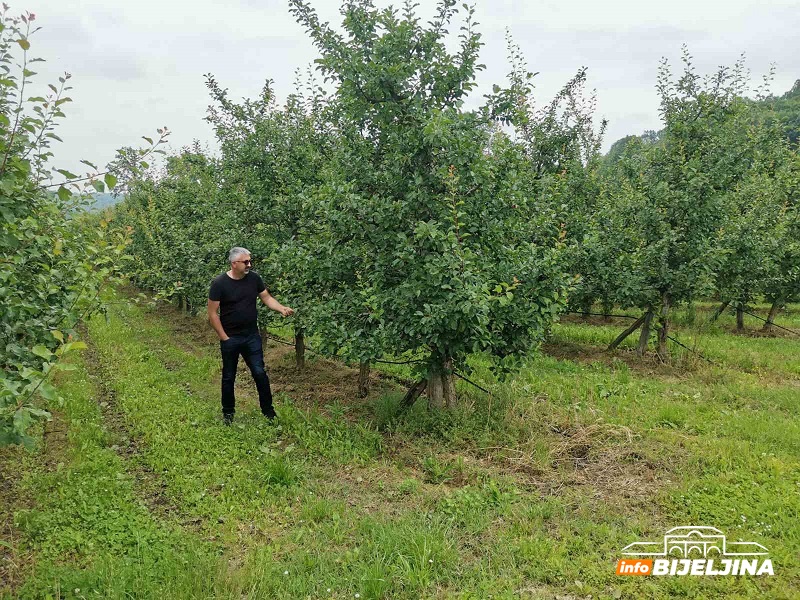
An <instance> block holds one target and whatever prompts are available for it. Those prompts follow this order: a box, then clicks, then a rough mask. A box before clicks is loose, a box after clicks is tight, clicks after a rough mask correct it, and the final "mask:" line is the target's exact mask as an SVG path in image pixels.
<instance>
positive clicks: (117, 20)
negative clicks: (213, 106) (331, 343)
mask: <svg viewBox="0 0 800 600" xmlns="http://www.w3.org/2000/svg"><path fill="white" fill-rule="evenodd" d="M388 4H390V3H389V2H383V1H381V0H378V5H379V6H384V5H388ZM395 4H396V5H401V3H399V2H396V3H395ZM422 4H423V8H422V9H421V11H422V12H421V14H422V15H423V16H426V15H427V14H428V13H427V12H426V10H427V11H430V4H428V3H424V2H423V3H422ZM313 5H314V6H315V7H316V8H317V10H318V12H319V13H320V16H321V18H322V20H325V21H331V23H332V24H334V25H338V23H339V22H340V15H339V13H338V7H339V2H338V1H336V0H315V1H314V2H313ZM287 7H288V4H287V2H286V1H285V0H261V1H259V0H241V1H239V2H235V1H228V2H210V1H209V0H194V1H193V2H177V1H174V0H137V1H136V2H134V1H132V0H126V1H120V0H112V1H111V2H109V1H108V0H30V4H28V5H17V4H14V5H13V6H12V11H17V12H21V11H23V10H29V11H31V12H33V13H35V14H36V24H37V25H39V26H41V27H42V30H41V31H39V32H38V33H36V35H35V36H33V37H32V38H31V42H32V55H34V56H41V57H43V58H45V59H46V60H47V62H46V63H40V64H39V65H37V68H36V71H37V72H38V73H39V75H38V76H37V77H36V78H35V80H34V81H35V82H36V86H35V87H36V88H40V89H39V90H34V91H39V92H41V93H45V92H46V84H47V83H49V82H55V81H56V79H57V77H58V75H59V74H61V73H63V72H64V71H69V72H70V73H72V75H73V77H72V79H71V82H72V85H73V87H74V89H73V90H72V91H70V96H71V97H72V99H73V100H74V102H73V103H72V104H67V105H66V106H65V112H66V113H67V118H66V119H65V120H63V121H62V123H61V125H60V126H59V129H58V134H59V136H60V137H62V138H63V139H64V143H63V144H56V146H55V148H54V152H55V155H56V158H55V161H54V163H55V165H56V166H59V167H62V168H68V169H71V170H76V169H77V170H78V172H84V171H85V168H81V167H80V165H79V164H78V161H79V160H80V159H81V158H83V159H88V160H90V161H92V162H95V163H97V164H105V163H106V162H107V161H108V160H110V159H111V158H112V157H113V156H114V150H115V149H116V148H118V147H120V146H124V145H133V144H136V143H137V141H141V136H142V135H148V136H155V129H156V128H157V127H161V126H163V125H166V126H168V127H169V128H170V130H172V132H173V133H172V136H171V143H170V149H172V150H178V149H180V148H181V146H184V145H186V144H189V143H191V141H192V140H193V139H198V140H200V141H201V143H203V144H208V145H209V147H210V148H212V149H213V148H215V146H214V140H213V132H212V131H211V128H210V126H209V125H208V124H207V123H206V122H205V121H204V120H203V117H204V116H205V114H206V108H207V106H208V104H209V97H208V93H207V90H206V88H205V78H204V76H203V75H204V74H205V73H213V74H214V75H215V76H216V78H217V79H218V80H219V82H220V83H221V84H222V85H223V86H224V87H227V88H229V90H230V93H231V96H232V98H234V99H240V98H241V97H253V96H256V95H257V94H258V92H259V90H260V89H261V87H262V85H263V83H264V81H265V80H266V79H273V80H274V82H275V89H276V92H277V94H278V98H279V99H281V100H282V99H284V98H285V97H286V94H288V93H289V92H290V91H291V90H292V88H293V83H294V79H295V75H294V72H295V70H296V69H297V68H302V69H305V68H306V67H307V66H308V65H309V64H310V63H311V62H312V61H313V60H314V58H315V57H316V52H315V49H314V48H313V46H312V44H311V42H310V41H309V39H308V36H307V35H306V34H305V32H304V31H303V29H302V28H301V27H300V26H299V25H298V24H297V23H295V22H294V21H293V19H292V17H291V15H290V14H289V11H288V8H287ZM426 7H427V8H426ZM476 9H477V20H478V22H479V23H480V25H479V26H478V27H477V29H478V31H480V32H481V33H482V34H483V42H484V47H483V50H482V54H481V62H483V63H484V64H485V65H486V70H485V71H483V72H482V73H481V74H480V75H479V79H478V81H479V88H478V90H477V91H476V92H473V93H474V94H475V96H476V98H477V99H479V98H480V96H481V95H482V94H483V93H487V92H488V91H490V90H491V85H492V83H495V82H497V83H503V82H504V80H505V74H506V73H507V71H508V63H507V60H506V46H505V30H506V28H509V29H510V31H511V34H512V35H513V37H514V38H515V40H516V41H517V42H518V43H519V45H520V46H521V48H522V50H523V52H524V54H525V57H526V59H527V61H528V66H529V70H531V71H539V72H540V74H539V75H538V76H537V77H536V79H535V83H536V89H535V95H536V99H537V102H538V103H545V102H547V101H548V100H549V99H550V98H552V96H553V95H554V94H555V93H556V92H557V91H558V89H559V88H560V87H561V86H562V85H563V84H564V83H565V82H566V81H567V80H568V79H569V78H570V77H571V76H572V75H574V73H575V72H576V71H577V70H578V69H579V68H580V67H581V66H586V67H588V84H589V88H590V89H595V90H596V92H597V120H598V121H599V120H600V118H606V119H608V121H609V126H608V130H607V133H606V136H605V143H604V149H607V148H608V147H609V146H610V145H611V143H613V142H614V141H615V140H617V139H618V138H620V137H622V136H624V135H627V134H630V133H637V134H638V133H641V132H642V131H644V130H646V129H658V128H660V125H659V118H658V98H657V95H656V92H655V81H656V71H657V68H658V63H659V60H660V58H661V57H666V58H667V59H669V60H670V61H671V62H672V63H673V64H674V66H675V71H678V70H679V69H680V65H679V59H680V50H681V44H684V43H686V44H687V45H688V46H689V49H690V51H691V53H692V54H693V55H694V57H695V65H696V66H697V68H698V71H699V72H701V73H705V72H709V71H713V70H715V69H716V67H717V66H719V65H732V64H733V63H734V62H735V61H736V60H737V58H738V57H739V55H740V54H741V53H743V52H744V53H745V54H746V56H747V66H748V68H749V69H750V71H751V73H752V78H753V85H754V86H755V85H757V84H758V82H759V81H760V78H761V75H762V74H764V73H766V72H767V71H768V69H769V66H770V63H775V64H776V67H777V73H776V78H775V80H774V82H773V85H772V91H773V92H774V93H783V92H785V91H786V90H788V89H789V88H790V87H791V85H792V84H793V83H794V81H795V80H796V79H798V78H800V36H798V31H800V2H798V0H761V1H759V2H755V1H752V0H728V2H726V3H721V2H711V1H708V0H694V1H691V0H673V2H670V3H651V2H642V1H641V0H637V1H635V2H634V1H630V0H624V1H619V0H618V1H616V2H613V3H607V2H597V1H588V0H560V1H551V0H542V1H524V0H492V1H486V0H480V1H479V2H478V3H477V5H476ZM455 30H456V28H451V31H455Z"/></svg>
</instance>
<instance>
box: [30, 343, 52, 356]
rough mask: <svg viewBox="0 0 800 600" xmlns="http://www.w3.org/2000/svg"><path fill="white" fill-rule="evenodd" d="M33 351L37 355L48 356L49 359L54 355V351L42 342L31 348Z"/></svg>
mask: <svg viewBox="0 0 800 600" xmlns="http://www.w3.org/2000/svg"><path fill="white" fill-rule="evenodd" d="M31 352H33V353H34V354H35V355H36V356H41V357H42V358H46V359H48V360H49V359H50V358H51V357H52V356H53V353H52V352H50V350H48V349H47V348H45V347H44V346H42V345H41V344H38V345H36V346H34V347H33V348H31Z"/></svg>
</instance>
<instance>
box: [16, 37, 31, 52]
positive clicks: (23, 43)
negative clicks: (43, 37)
mask: <svg viewBox="0 0 800 600" xmlns="http://www.w3.org/2000/svg"><path fill="white" fill-rule="evenodd" d="M17 43H18V44H19V45H20V47H21V48H22V49H23V50H28V49H29V48H30V47H31V43H30V42H29V41H28V40H26V39H21V40H17Z"/></svg>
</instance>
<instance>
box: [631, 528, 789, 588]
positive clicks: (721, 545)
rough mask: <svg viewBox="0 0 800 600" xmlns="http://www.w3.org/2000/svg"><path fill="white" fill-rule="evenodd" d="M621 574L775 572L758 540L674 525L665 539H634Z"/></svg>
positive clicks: (706, 529)
mask: <svg viewBox="0 0 800 600" xmlns="http://www.w3.org/2000/svg"><path fill="white" fill-rule="evenodd" d="M622 554H624V555H626V556H629V557H631V558H621V559H619V560H618V561H617V575H646V576H647V575H656V576H665V575H667V576H672V575H677V576H683V575H688V576H690V577H691V576H698V575H712V576H719V575H734V576H741V575H756V576H758V575H774V574H775V572H774V568H773V566H772V561H771V560H770V559H769V558H759V557H763V556H764V555H766V554H767V549H766V548H765V547H764V546H762V545H761V544H759V543H757V542H729V541H728V540H727V538H726V537H725V534H724V533H722V532H721V531H720V530H719V529H717V528H716V527H705V526H702V525H689V526H685V527H673V528H672V529H670V530H669V531H667V533H666V534H664V540H663V541H661V542H633V543H632V544H628V545H627V546H625V547H624V548H623V549H622Z"/></svg>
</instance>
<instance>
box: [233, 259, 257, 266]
mask: <svg viewBox="0 0 800 600" xmlns="http://www.w3.org/2000/svg"><path fill="white" fill-rule="evenodd" d="M233 262H240V263H244V264H246V265H252V264H253V261H252V260H235V261H233Z"/></svg>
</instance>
